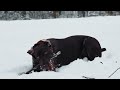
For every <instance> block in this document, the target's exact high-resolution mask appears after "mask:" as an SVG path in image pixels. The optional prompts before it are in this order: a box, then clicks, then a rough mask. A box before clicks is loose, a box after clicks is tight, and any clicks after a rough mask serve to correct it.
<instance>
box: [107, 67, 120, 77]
mask: <svg viewBox="0 0 120 90" xmlns="http://www.w3.org/2000/svg"><path fill="white" fill-rule="evenodd" d="M119 69H120V67H119V68H117V69H116V70H115V71H114V72H113V73H112V74H111V75H110V76H109V77H108V78H110V77H111V76H112V75H113V74H115V72H117V70H119Z"/></svg>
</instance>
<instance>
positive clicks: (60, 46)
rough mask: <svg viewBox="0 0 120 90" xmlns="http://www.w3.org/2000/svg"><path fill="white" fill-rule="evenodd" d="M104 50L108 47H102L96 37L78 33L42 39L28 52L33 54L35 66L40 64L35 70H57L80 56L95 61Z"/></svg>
mask: <svg viewBox="0 0 120 90" xmlns="http://www.w3.org/2000/svg"><path fill="white" fill-rule="evenodd" d="M103 51H106V48H101V46H100V44H99V42H98V40H96V39H95V38H93V37H90V36H84V35H76V36H70V37H67V38H63V39H56V38H49V39H46V40H40V41H38V42H37V43H36V44H34V46H33V47H32V48H31V49H30V50H28V52H27V53H29V54H30V55H32V61H33V68H34V67H36V65H38V67H36V69H35V70H34V71H38V72H39V71H55V69H56V68H59V67H61V66H63V65H68V64H69V63H71V62H72V61H74V60H76V59H78V58H79V59H83V58H84V57H87V58H88V60H90V61H93V60H94V58H95V57H102V52H103ZM57 53H59V54H57ZM54 55H56V56H55V57H54Z"/></svg>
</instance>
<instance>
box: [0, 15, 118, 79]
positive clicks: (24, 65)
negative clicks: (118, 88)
mask: <svg viewBox="0 0 120 90" xmlns="http://www.w3.org/2000/svg"><path fill="white" fill-rule="evenodd" d="M71 35H89V36H93V37H95V38H96V39H98V41H99V42H100V44H101V46H102V47H103V48H106V49H107V51H105V52H103V53H102V54H103V56H102V58H98V57H97V58H95V60H94V61H92V62H91V61H88V60H87V58H84V59H83V60H82V59H77V60H75V61H73V62H71V63H70V64H69V65H66V66H63V67H61V68H59V69H58V72H53V71H42V72H33V73H31V74H22V75H19V74H20V73H22V72H26V71H28V70H29V69H31V67H32V58H31V56H30V55H28V54H27V50H28V49H30V48H31V46H32V45H33V44H34V43H36V42H37V41H38V40H41V39H47V38H65V37H68V36H71ZM119 38H120V16H104V17H88V18H71V19H70V18H67V19H65V18H64V19H43V20H21V21H20V20H17V21H0V42H1V43H0V78H1V79H85V78H84V77H83V76H85V77H90V78H95V79H119V78H120V75H119V74H120V70H119V69H118V70H117V68H119V67H120V53H119V50H120V47H119V44H120V43H119ZM115 70H117V71H116V72H115V73H114V74H113V75H112V76H111V77H110V78H109V76H110V75H111V74H112V73H113V72H114V71H115Z"/></svg>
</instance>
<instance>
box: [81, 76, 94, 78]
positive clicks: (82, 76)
mask: <svg viewBox="0 0 120 90" xmlns="http://www.w3.org/2000/svg"><path fill="white" fill-rule="evenodd" d="M82 77H83V78H86V79H95V78H91V77H86V76H82Z"/></svg>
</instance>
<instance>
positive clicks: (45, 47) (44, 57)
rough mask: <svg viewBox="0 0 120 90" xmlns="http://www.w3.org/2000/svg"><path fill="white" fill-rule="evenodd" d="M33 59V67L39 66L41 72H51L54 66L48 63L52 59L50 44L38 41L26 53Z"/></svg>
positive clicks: (46, 41)
mask: <svg viewBox="0 0 120 90" xmlns="http://www.w3.org/2000/svg"><path fill="white" fill-rule="evenodd" d="M27 53H28V54H30V55H31V56H32V58H33V66H36V65H38V64H39V68H40V69H41V71H43V70H45V71H47V70H53V68H54V64H53V62H51V61H50V59H51V58H52V57H53V51H52V47H51V43H50V42H49V41H48V40H44V41H43V40H40V41H39V42H37V43H36V44H34V46H33V47H32V48H31V49H30V50H28V52H27Z"/></svg>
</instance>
